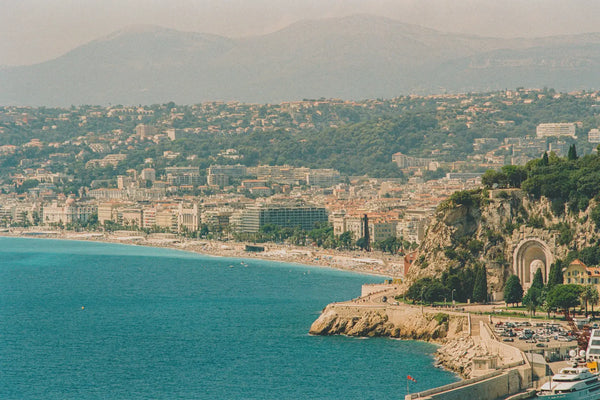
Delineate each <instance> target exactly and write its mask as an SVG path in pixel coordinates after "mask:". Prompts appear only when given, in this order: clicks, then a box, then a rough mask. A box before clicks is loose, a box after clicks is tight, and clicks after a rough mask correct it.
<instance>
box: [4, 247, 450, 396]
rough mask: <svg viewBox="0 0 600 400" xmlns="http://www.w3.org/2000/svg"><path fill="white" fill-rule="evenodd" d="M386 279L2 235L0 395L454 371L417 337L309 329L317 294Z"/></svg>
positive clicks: (443, 375)
mask: <svg viewBox="0 0 600 400" xmlns="http://www.w3.org/2000/svg"><path fill="white" fill-rule="evenodd" d="M242 262H244V264H246V265H244V264H242ZM381 280H382V279H381V278H376V277H369V276H361V275H356V274H350V273H345V272H339V271H331V270H326V269H320V268H314V267H304V266H298V265H292V264H284V263H274V262H267V261H260V260H238V259H227V258H215V257H206V256H200V255H196V254H191V253H185V252H178V251H174V250H167V249H153V248H143V247H136V246H124V245H115V244H106V243H90V242H74V241H59V240H42V239H16V238H0V398H2V399H97V398H98V399H108V398H123V399H339V398H344V399H398V398H403V396H404V394H405V393H406V375H408V374H410V375H412V376H413V377H415V378H416V379H417V383H416V384H411V385H412V386H411V391H419V390H424V389H427V388H430V387H433V386H437V385H441V384H445V383H450V382H453V381H456V380H457V378H456V377H455V376H454V375H453V374H450V373H448V372H446V371H442V370H440V369H436V368H433V367H432V361H433V358H432V356H431V353H432V352H433V351H434V350H435V348H434V346H432V345H429V344H426V343H420V342H410V341H397V340H389V339H368V340H361V339H355V338H346V337H314V336H309V335H308V334H307V332H308V329H309V327H310V325H311V323H312V322H313V321H314V320H315V319H316V318H317V317H318V315H319V312H320V310H321V309H322V308H323V307H324V306H325V305H326V304H328V303H329V302H332V301H339V300H346V299H349V298H352V297H356V296H358V295H359V294H360V285H361V284H362V283H367V282H381Z"/></svg>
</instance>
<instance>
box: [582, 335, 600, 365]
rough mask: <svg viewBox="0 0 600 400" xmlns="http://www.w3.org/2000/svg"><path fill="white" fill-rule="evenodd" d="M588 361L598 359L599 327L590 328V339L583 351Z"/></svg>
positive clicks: (599, 355) (599, 359)
mask: <svg viewBox="0 0 600 400" xmlns="http://www.w3.org/2000/svg"><path fill="white" fill-rule="evenodd" d="M585 359H586V360H588V361H600V329H592V333H591V334H590V341H589V342H588V347H587V350H586V352H585Z"/></svg>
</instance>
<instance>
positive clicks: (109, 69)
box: [0, 15, 600, 106]
mask: <svg viewBox="0 0 600 400" xmlns="http://www.w3.org/2000/svg"><path fill="white" fill-rule="evenodd" d="M599 69H600V33H590V34H582V35H570V36H557V37H549V38H538V39H498V38H486V37H478V36H473V35H460V34H452V33H443V32H438V31H435V30H432V29H428V28H423V27H420V26H416V25H410V24H405V23H402V22H399V21H395V20H391V19H387V18H382V17H375V16H369V15H355V16H349V17H344V18H335V19H323V20H307V21H301V22H297V23H294V24H292V25H290V26H288V27H286V28H284V29H281V30H279V31H277V32H274V33H270V34H267V35H261V36H253V37H248V38H242V39H232V38H226V37H222V36H217V35H210V34H203V33H194V32H180V31H177V30H173V29H167V28H161V27H157V26H151V25H141V26H133V27H128V28H125V29H122V30H120V31H117V32H115V33H113V34H110V35H108V36H106V37H103V38H99V39H97V40H94V41H92V42H90V43H88V44H85V45H83V46H80V47H77V48H75V49H73V50H71V51H70V52H68V53H66V54H64V55H63V56H61V57H58V58H56V59H54V60H50V61H47V62H43V63H40V64H36V65H31V66H19V67H2V68H0V104H2V105H47V106H68V105H71V104H100V105H106V104H109V103H112V104H152V103H165V102H168V101H175V102H176V103H184V104H191V103H199V102H202V101H208V100H238V101H243V102H256V103H266V102H271V103H274V102H281V101H289V100H299V99H302V98H319V97H326V98H333V97H335V98H345V99H364V98H378V97H384V98H389V97H396V96H400V95H405V94H411V93H416V94H430V93H443V92H466V91H487V90H497V89H503V88H514V87H518V86H524V87H544V86H546V87H552V88H555V89H557V90H564V91H569V90H576V89H596V88H600V74H598V73H597V71H598V70H599Z"/></svg>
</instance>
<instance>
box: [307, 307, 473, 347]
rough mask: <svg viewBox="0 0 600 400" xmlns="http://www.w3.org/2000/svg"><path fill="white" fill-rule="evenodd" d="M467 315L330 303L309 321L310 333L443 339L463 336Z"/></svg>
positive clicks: (408, 308) (466, 328)
mask: <svg viewBox="0 0 600 400" xmlns="http://www.w3.org/2000/svg"><path fill="white" fill-rule="evenodd" d="M466 324H467V318H466V317H464V316H462V315H449V314H446V313H443V312H440V313H435V314H434V313H423V314H421V312H420V310H419V308H418V307H414V308H413V307H408V306H407V307H394V306H391V307H361V306H358V305H352V304H330V305H329V306H327V307H326V308H325V310H324V311H323V313H322V314H321V316H320V317H319V318H318V319H317V320H316V321H315V322H314V323H313V324H312V326H311V327H310V331H309V333H310V334H312V335H348V336H362V337H375V336H384V337H392V338H401V339H415V340H427V341H430V340H434V341H444V340H445V339H447V338H455V337H458V336H460V335H464V334H465V333H466V332H467V330H468V327H467V325H466Z"/></svg>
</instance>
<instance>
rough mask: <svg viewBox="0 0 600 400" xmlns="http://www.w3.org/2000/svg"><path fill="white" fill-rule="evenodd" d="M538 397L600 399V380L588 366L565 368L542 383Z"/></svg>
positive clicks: (575, 399)
mask: <svg viewBox="0 0 600 400" xmlns="http://www.w3.org/2000/svg"><path fill="white" fill-rule="evenodd" d="M537 397H539V398H542V399H545V400H555V399H556V400H559V399H560V400H600V380H598V374H594V373H592V372H591V371H590V369H589V368H587V367H572V368H563V369H561V370H560V372H559V373H558V374H556V375H554V376H553V377H552V379H551V380H550V381H549V382H546V383H544V384H543V385H542V387H541V389H540V390H539V391H538V392H537Z"/></svg>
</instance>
